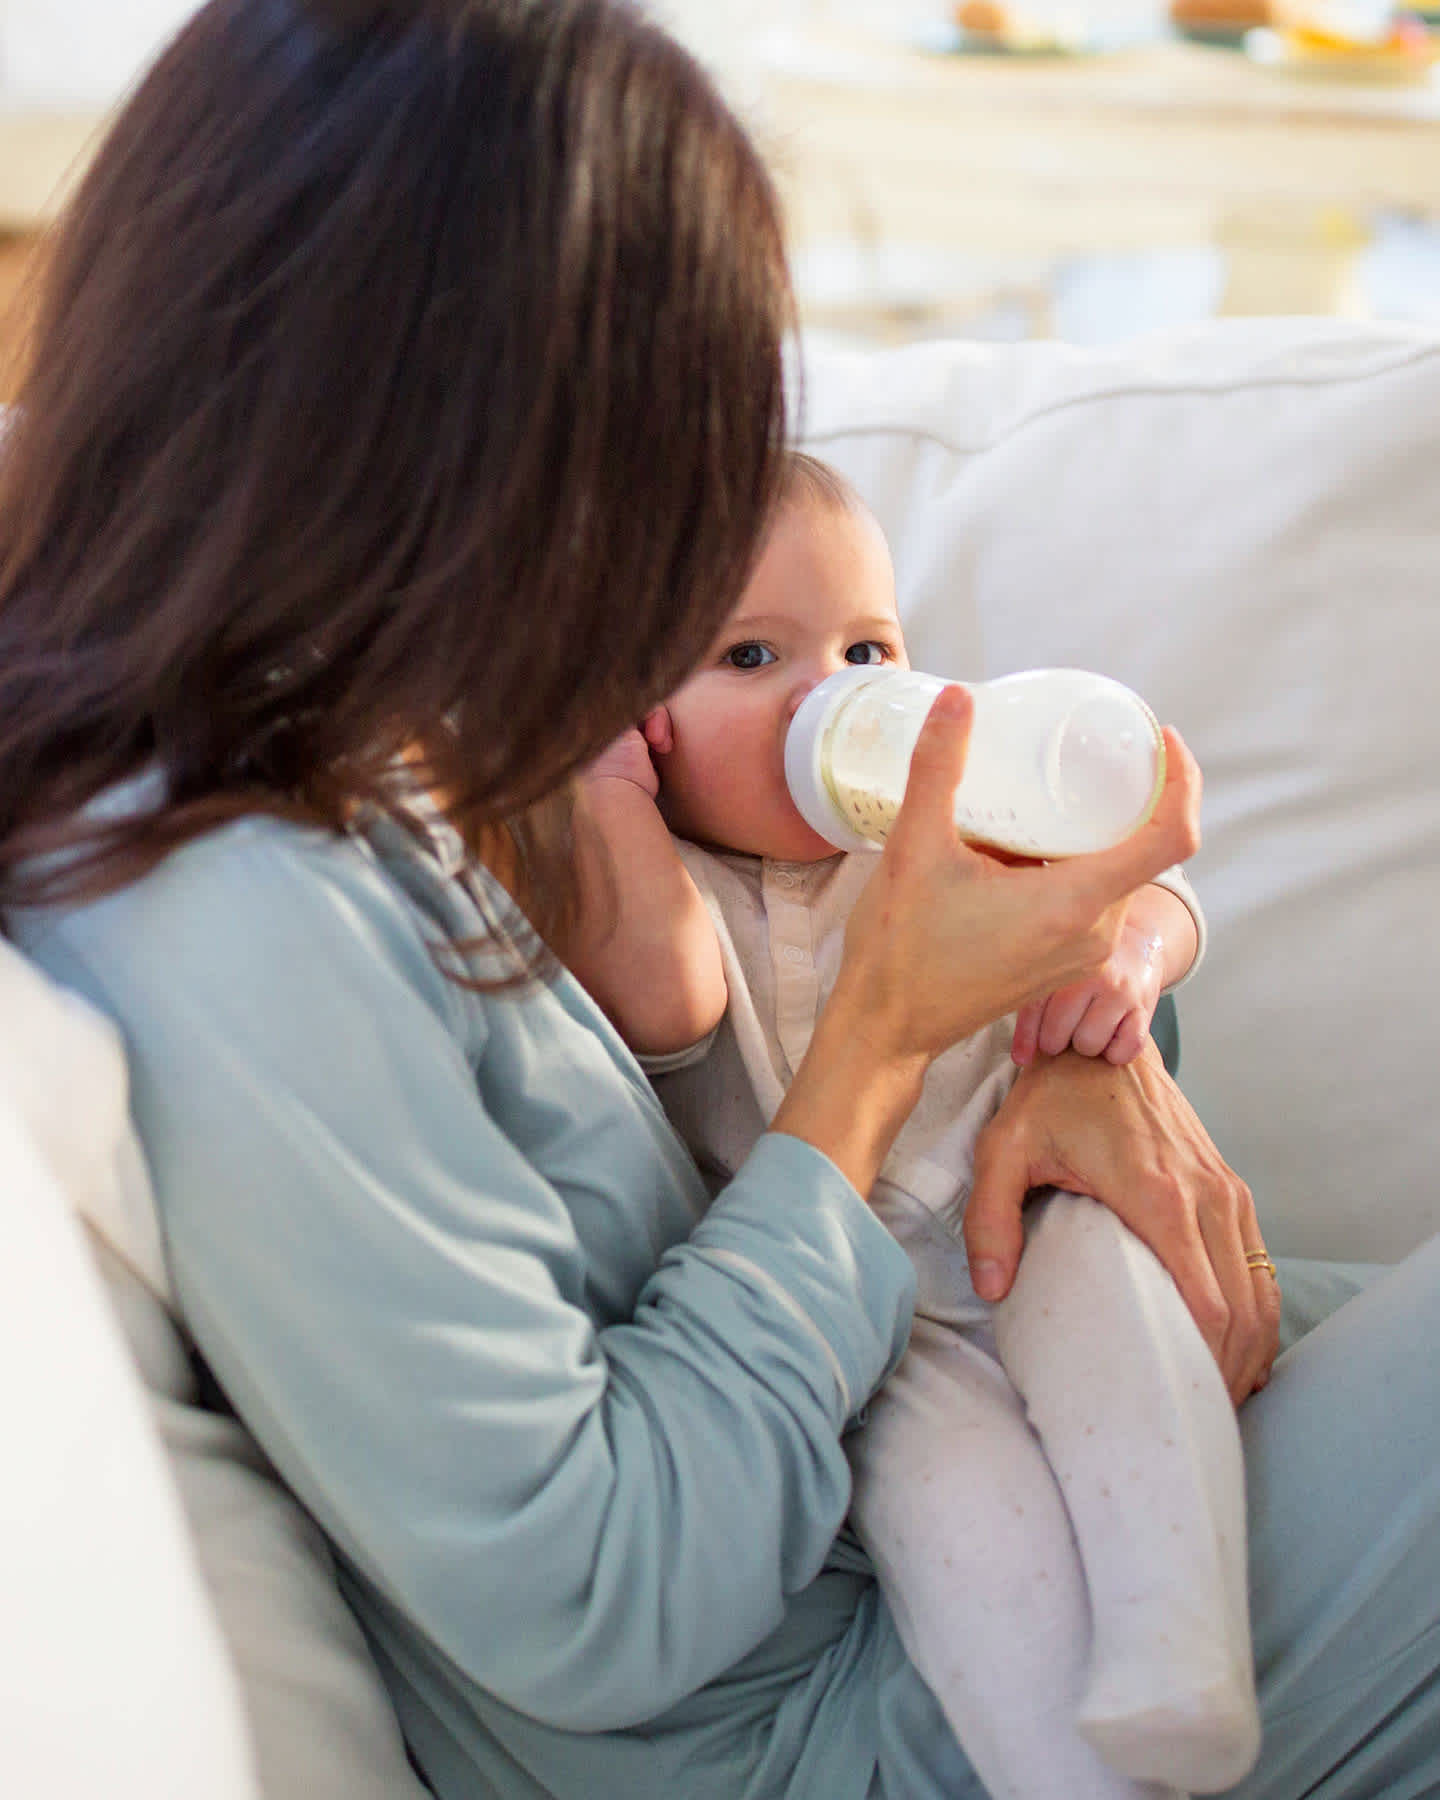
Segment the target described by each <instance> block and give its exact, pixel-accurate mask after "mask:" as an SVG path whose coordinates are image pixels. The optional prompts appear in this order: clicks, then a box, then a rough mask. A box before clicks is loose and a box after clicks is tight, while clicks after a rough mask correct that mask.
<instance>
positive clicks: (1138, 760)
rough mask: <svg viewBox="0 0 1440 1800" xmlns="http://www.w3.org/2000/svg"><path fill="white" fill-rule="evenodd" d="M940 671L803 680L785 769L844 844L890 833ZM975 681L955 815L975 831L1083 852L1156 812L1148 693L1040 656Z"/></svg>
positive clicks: (1055, 851) (983, 837) (1000, 845)
mask: <svg viewBox="0 0 1440 1800" xmlns="http://www.w3.org/2000/svg"><path fill="white" fill-rule="evenodd" d="M946 685H948V684H947V683H946V682H944V681H943V680H942V679H941V678H940V677H939V676H935V675H925V674H922V673H920V672H919V671H918V670H907V669H872V668H855V669H846V670H844V671H842V672H841V673H840V674H838V675H834V676H831V677H830V678H829V680H827V681H824V682H822V683H821V684H820V686H819V687H817V688H816V689H815V690H814V691H813V692H812V693H811V694H809V695H808V696H807V697H806V699H805V701H804V703H803V704H802V705H801V707H800V709H799V711H798V712H797V714H796V716H795V720H794V721H793V723H792V725H791V729H790V735H789V739H788V740H787V744H786V776H787V779H788V780H789V783H790V789H791V793H792V795H793V796H794V798H795V801H796V804H797V806H798V807H799V809H800V811H801V812H802V813H803V814H804V816H805V817H806V818H807V820H808V821H809V823H810V824H811V825H812V826H813V827H814V828H815V829H816V830H817V831H819V832H820V834H821V835H822V836H823V837H825V838H827V839H828V840H829V841H830V842H832V843H835V844H836V845H837V846H838V847H839V848H841V849H857V848H860V847H862V846H867V845H868V846H878V845H880V844H883V843H884V841H885V838H886V836H887V834H888V832H889V829H890V826H891V825H892V824H893V823H894V820H895V815H896V813H898V811H899V810H900V803H901V801H902V799H903V798H904V795H905V785H906V782H907V780H908V779H909V773H910V756H911V753H912V752H913V750H914V748H915V740H916V738H917V737H918V736H919V734H920V728H921V726H922V725H923V723H924V721H925V717H926V714H927V713H928V712H929V710H930V707H931V705H932V703H933V702H934V699H935V696H936V695H937V694H938V693H939V692H940V690H941V688H942V687H945V686H946ZM969 685H970V691H971V693H972V695H973V696H974V700H975V723H974V726H973V729H972V732H971V738H970V753H969V757H968V760H967V762H966V767H965V774H964V776H963V778H962V780H961V782H960V785H959V786H958V788H957V789H956V791H955V821H956V824H957V825H958V827H959V829H960V831H961V832H962V834H963V835H964V836H965V837H966V838H968V839H970V840H971V841H972V842H975V843H982V844H988V845H991V846H993V847H994V848H997V849H1002V850H1008V851H1013V852H1015V853H1017V854H1020V855H1024V856H1034V857H1043V858H1047V859H1049V858H1053V857H1060V856H1076V855H1082V854H1084V853H1085V852H1087V851H1091V850H1099V849H1104V848H1105V847H1106V846H1108V845H1110V844H1114V843H1118V842H1119V841H1120V839H1122V838H1124V837H1127V836H1128V835H1129V834H1130V833H1131V832H1132V831H1134V830H1136V829H1137V828H1138V827H1139V826H1140V825H1142V824H1143V823H1144V821H1145V820H1146V819H1147V818H1148V817H1149V816H1150V813H1151V812H1152V811H1153V810H1154V806H1155V802H1156V801H1157V800H1158V798H1159V796H1160V790H1161V788H1162V786H1163V785H1164V779H1165V746H1164V740H1163V738H1162V737H1161V734H1160V727H1159V725H1158V723H1157V722H1156V720H1155V716H1154V714H1153V713H1152V712H1151V711H1150V709H1149V707H1148V706H1146V704H1145V702H1144V701H1143V700H1141V699H1140V697H1139V696H1138V695H1137V694H1134V693H1132V692H1131V691H1130V689H1129V688H1127V687H1124V686H1122V685H1121V684H1120V683H1119V682H1117V681H1112V680H1110V679H1109V678H1108V677H1106V676H1103V675H1093V674H1090V673H1089V672H1088V671H1085V670H1081V669H1032V670H1028V671H1026V672H1024V673H1023V674H1019V675H1007V676H1002V677H1001V678H1000V679H999V680H997V681H990V682H979V683H974V684H969Z"/></svg>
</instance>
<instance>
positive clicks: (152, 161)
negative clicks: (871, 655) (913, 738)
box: [0, 0, 790, 932]
mask: <svg viewBox="0 0 1440 1800" xmlns="http://www.w3.org/2000/svg"><path fill="white" fill-rule="evenodd" d="M789 316H790V300H789V291H788V287H787V283H786V278H785V272H784V261H783V252H782V248H781V233H780V226H779V221H778V215H777V208H776V204H775V199H774V196H773V193H772V190H771V187H770V184H769V181H768V179H767V177H766V175H765V173H764V170H763V168H762V166H761V164H760V162H759V160H758V158H757V156H756V154H755V151H754V149H753V148H752V146H751V144H750V143H749V141H748V139H747V138H746V136H745V134H744V132H743V131H742V129H741V128H740V127H739V125H738V124H737V123H736V121H735V120H734V118H733V117H732V116H731V114H730V113H729V111H728V110H727V108H726V107H725V105H724V103H723V102H722V101H721V99H720V98H719V97H718V95H717V94H716V92H715V91H714V89H713V88H712V86H711V84H710V83H709V81H708V80H707V79H706V77H705V76H704V75H703V74H702V73H701V72H700V71H699V70H698V69H697V67H696V66H695V64H694V63H693V62H692V61H691V60H690V58H689V57H688V56H687V55H686V54H685V53H684V52H683V51H682V50H680V49H679V48H678V47H677V46H676V45H675V44H674V43H673V42H672V41H671V40H670V39H669V38H667V37H666V36H665V35H664V34H663V33H661V32H660V31H658V30H657V29H655V28H654V27H653V26H651V25H650V24H648V23H647V22H646V21H645V20H644V19H643V18H642V17H641V16H640V15H639V14H638V13H637V12H635V11H634V10H632V9H631V8H630V7H628V6H627V5H624V4H622V3H621V0H409V3H405V0H211V4H209V5H208V6H206V7H205V8H204V9H203V10H202V11H201V12H200V13H199V14H198V16H197V17H196V18H195V19H194V20H193V21H192V22H191V23H190V24H189V25H188V26H187V27H185V29H184V30H182V31H181V33H180V34H179V36H178V37H177V38H176V39H175V41H174V42H173V43H172V45H171V46H170V48H169V49H168V50H167V51H166V52H165V54H164V55H162V57H161V58H160V60H159V62H158V64H157V65H156V67H155V68H154V70H153V71H152V72H151V74H150V75H149V76H148V78H147V79H146V80H145V81H144V83H143V84H142V85H141V87H140V88H139V90H138V91H137V93H136V94H135V95H134V97H133V98H132V99H131V101H130V102H129V104H128V105H127V106H126V107H125V109H124V111H123V112H122V113H121V115H120V117H119V119H118V120H117V122H116V123H115V125H114V127H113V128H112V130H111V131H110V133H109V135H108V137H107V139H106V140H105V142H104V143H103V144H102V146H101V147H100V149H99V152H98V154H97V155H96V157H95V159H94V162H93V164H92V165H91V167H90V169H89V171H88V173H87V175H86V177H85V179H84V181H83V182H82V184H81V185H80V187H79V190H78V192H77V193H76V195H75V198H74V199H73V201H72V202H71V204H70V205H69V207H68V209H67V211H66V213H65V215H64V217H63V219H62V220H61V222H60V224H59V225H58V227H57V229H56V231H55V234H54V238H53V244H52V245H51V247H50V250H49V254H48V260H47V267H46V271H45V274H44V277H43V286H42V288H41V291H40V293H39V296H38V300H37V306H36V314H35V323H34V327H33V332H34V335H33V341H32V345H31V351H30V358H29V367H28V373H27V375H26V377H25V379H24V381H23V385H22V391H21V393H20V395H19V404H18V408H17V411H16V412H15V414H14V415H13V417H12V422H11V424H10V427H9V430H8V434H7V435H6V437H5V439H4V442H3V449H0V905H3V906H6V907H10V906H16V905H24V904H31V903H35V902H38V901H44V900H50V899H54V898H56V897H59V896H61V895H64V896H67V897H77V896H78V897H84V896H87V895H91V894H95V893H99V892H103V891H105V890H107V889H111V888H114V887H116V886H119V885H123V884H125V883H127V882H130V881H133V880H134V879H136V878H137V877H138V876H140V875H141V874H143V873H144V872H146V871H147V870H148V869H150V868H151V867H153V866H154V864H155V863H156V862H157V861H158V860H159V859H160V858H161V857H163V856H164V855H166V854H168V853H169V852H170V851H171V850H173V849H174V848H176V847H177V846H179V845H181V844H183V843H185V842H187V841H188V840H190V839H192V838H194V837H195V836H196V835H197V834H199V833H202V832H204V831H207V830H210V829H212V828H213V827H215V826H216V825H217V824H219V823H222V822H224V821H226V820H228V819H232V818H234V817H237V816H239V815H241V814H244V813H247V812H256V811H269V812H276V813H280V814H282V815H286V816H294V817H296V818H300V819H305V820H308V821H312V822H319V823H322V824H326V825H329V826H332V827H334V828H335V829H337V830H338V829H341V828H342V827H343V826H344V824H345V822H346V820H347V819H348V818H350V817H351V816H352V814H353V811H354V809H355V808H356V806H357V805H359V804H362V803H365V802H371V803H374V804H378V805H380V806H382V807H386V808H391V807H393V805H394V800H393V791H394V789H393V780H392V774H393V769H394V767H395V764H396V762H397V759H398V758H400V757H402V756H408V757H409V758H410V759H411V761H412V763H414V762H416V760H417V759H418V769H417V774H418V776H419V778H420V779H422V780H423V782H424V784H425V785H426V786H427V787H428V788H430V789H431V790H432V791H433V792H435V793H437V794H440V795H442V796H443V798H444V805H445V808H446V810H447V812H448V813H449V815H450V816H451V818H452V819H453V821H454V822H455V823H456V824H457V825H458V826H459V827H460V828H461V830H462V833H463V834H464V835H465V836H466V837H467V839H468V840H469V841H470V842H471V843H472V844H479V843H481V842H484V841H485V840H486V837H487V834H489V833H493V832H494V831H495V829H496V828H497V827H507V826H509V827H515V824H516V821H519V822H520V824H519V826H518V829H517V831H516V835H517V836H518V839H519V842H520V849H521V858H520V860H521V863H522V865H523V879H524V881H525V889H526V900H527V905H528V908H529V910H530V912H531V915H532V918H533V919H534V922H535V923H536V925H537V926H538V927H539V928H540V930H541V931H542V932H546V931H547V930H548V929H549V927H550V926H551V925H552V924H553V923H554V922H555V920H556V918H558V917H559V916H560V915H561V914H562V913H563V910H564V907H565V904H566V902H567V899H568V884H567V882H566V880H565V877H564V873H563V871H562V870H561V869H559V868H557V866H556V864H557V856H556V855H555V853H554V845H553V844H552V846H551V850H550V852H549V853H547V851H546V849H545V841H546V834H545V833H544V832H543V831H540V830H538V829H531V830H528V831H527V829H526V826H525V823H524V821H525V820H526V819H527V818H530V819H533V818H534V816H536V815H535V814H534V813H533V812H532V811H531V809H533V808H535V806H536V803H537V802H539V803H542V804H541V806H540V812H541V813H542V814H543V813H544V811H545V804H544V803H545V802H546V797H550V801H551V802H553V799H554V797H555V796H556V795H557V794H560V793H562V792H563V789H564V786H565V783H566V781H567V778H568V777H569V775H571V774H572V773H573V772H574V771H575V770H576V769H577V768H578V767H580V766H581V765H582V764H583V763H584V762H586V761H587V760H588V759H590V758H591V757H593V756H594V755H595V754H596V753H597V752H598V751H599V750H600V748H601V747H602V746H603V745H604V744H605V743H606V742H607V741H609V739H610V738H611V737H613V736H614V735H615V734H616V733H617V732H618V731H619V730H620V729H621V728H622V727H623V726H624V725H626V724H628V723H630V722H631V721H633V720H634V719H636V718H637V717H639V716H640V714H641V713H642V712H643V711H644V710H645V709H646V708H647V707H648V706H649V705H651V704H653V703H654V702H655V701H656V700H658V699H659V698H661V697H662V696H663V695H664V694H665V693H666V692H668V691H669V690H670V689H671V688H672V687H674V686H675V685H676V684H677V683H678V681H679V680H680V679H681V677H683V675H684V674H685V673H686V672H687V671H688V669H689V668H690V666H691V665H692V664H693V662H694V661H695V660H696V658H698V656H699V655H700V653H701V651H702V650H703V649H704V647H705V645H706V643H707V642H708V641H709V639H710V638H711V636H712V635H713V633H714V632H715V630H717V629H718V627H719V625H720V623H721V621H722V619H723V617H724V615H725V614H726V612H727V611H728V610H729V608H730V607H731V605H732V604H733V602H734V600H735V598H736V596H737V595H738V593H739V590H740V587H741V585H742V583H743V579H744V575H745V572H746V569H747V566H748V564H749V561H750V559H751V556H752V554H753V551H754V547H755V544H756V542H757V540H758V538H759V536H760V535H761V533H762V531H763V528H764V524H765V521H766V517H767V514H768V511H769V508H770V506H771V503H772V498H773V494H774V491H775V487H776V484H777V478H778V470H779V465H780V456H781V452H782V446H783V438H784V401H783V389H782V370H781V350H780V345H781V337H782V333H783V331H784V329H785V327H786V325H787V324H788V322H789ZM157 765H158V766H159V767H160V768H161V769H163V771H164V772H165V774H166V776H167V778H168V797H167V798H166V799H165V800H164V802H163V803H162V804H161V805H160V806H159V808H158V810H155V811H153V812H149V813H144V814H142V815H140V816H134V817H128V818H124V819H119V820H116V819H113V818H112V819H111V820H110V821H109V822H108V823H106V822H104V821H98V820H97V819H96V818H95V817H94V815H93V814H92V815H91V816H89V817H88V818H87V817H85V816H83V815H82V814H81V811H80V809H82V808H84V807H85V806H86V803H87V802H89V801H90V800H92V799H93V798H94V797H95V796H96V795H98V794H99V793H101V792H102V791H103V790H105V789H106V788H108V787H110V786H111V785H112V784H114V783H116V782H117V781H119V780H122V779H123V778H125V777H127V776H130V775H133V774H135V773H138V772H140V771H142V770H144V769H146V768H148V767H151V766H157ZM57 851H63V852H64V853H65V854H63V855H61V856H56V855H54V854H52V853H54V852H57Z"/></svg>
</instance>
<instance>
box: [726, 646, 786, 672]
mask: <svg viewBox="0 0 1440 1800" xmlns="http://www.w3.org/2000/svg"><path fill="white" fill-rule="evenodd" d="M775 660H776V657H775V652H774V651H773V650H772V649H770V647H769V646H768V645H767V644H732V645H731V646H730V648H729V649H728V650H727V651H726V652H725V654H724V656H723V657H722V658H721V661H722V662H727V663H729V665H730V667H731V668H732V669H763V668H764V667H765V665H766V663H772V662H774V661H775Z"/></svg>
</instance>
